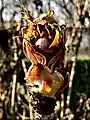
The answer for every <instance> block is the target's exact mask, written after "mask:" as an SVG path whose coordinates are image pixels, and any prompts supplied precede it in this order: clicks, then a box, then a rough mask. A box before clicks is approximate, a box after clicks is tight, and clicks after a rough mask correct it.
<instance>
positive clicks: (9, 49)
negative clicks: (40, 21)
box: [0, 0, 90, 120]
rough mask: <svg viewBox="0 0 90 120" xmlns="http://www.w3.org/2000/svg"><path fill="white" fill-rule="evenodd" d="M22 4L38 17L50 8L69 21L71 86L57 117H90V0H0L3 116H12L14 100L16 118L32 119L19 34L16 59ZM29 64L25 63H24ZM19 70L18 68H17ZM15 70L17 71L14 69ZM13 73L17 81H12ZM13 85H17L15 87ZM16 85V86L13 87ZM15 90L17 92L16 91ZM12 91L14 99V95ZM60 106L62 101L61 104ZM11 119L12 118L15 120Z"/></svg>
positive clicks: (67, 58)
mask: <svg viewBox="0 0 90 120" xmlns="http://www.w3.org/2000/svg"><path fill="white" fill-rule="evenodd" d="M22 5H23V6H25V8H26V9H29V10H31V11H33V16H34V17H37V16H38V15H40V14H41V13H43V12H45V11H46V10H48V9H51V10H53V11H54V12H55V17H56V19H57V21H58V24H59V25H62V24H65V25H66V38H67V43H66V56H65V66H66V69H68V71H69V73H70V81H69V85H68V87H67V88H66V89H65V90H64V92H63V94H61V97H60V96H59V101H60V106H61V107H60V111H59V113H58V119H60V117H61V119H62V120H67V119H68V120H70V119H71V120H73V119H75V120H82V119H85V120H86V119H87V120H89V119H90V80H89V79H90V60H89V59H90V1H89V0H82V1H80V0H77V1H74V0H46V1H44V0H28V1H27V0H1V1H0V119H1V120H4V119H5V120H10V119H12V114H11V112H10V109H11V103H12V100H13V101H14V103H13V106H14V111H13V110H12V111H13V112H14V116H13V119H16V120H20V119H23V120H25V119H26V120H27V119H29V118H30V117H29V107H28V97H27V92H26V85H25V81H24V75H25V72H26V71H27V68H28V67H29V66H30V63H29V61H28V60H27V59H26V58H25V57H24V55H23V52H22V39H20V38H17V39H16V40H15V41H16V43H15V44H16V50H17V56H18V59H17V61H16V62H15V58H14V54H15V53H14V50H13V42H14V40H13V39H12V37H13V36H19V35H20V34H21V33H20V29H21V27H22V26H26V22H25V21H24V20H23V19H22V17H21V13H20V11H22ZM25 66H26V67H25ZM15 71H16V72H15ZM14 72H15V73H14ZM13 74H16V80H15V81H16V82H15V84H13V77H12V76H13ZM13 85H14V87H13ZM12 88H13V90H12ZM14 90H15V94H14V92H13V91H14ZM12 94H13V95H14V99H12V97H11V96H12ZM58 106H59V105H58ZM13 119H12V120H13Z"/></svg>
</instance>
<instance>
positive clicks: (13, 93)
mask: <svg viewBox="0 0 90 120" xmlns="http://www.w3.org/2000/svg"><path fill="white" fill-rule="evenodd" d="M13 49H14V61H15V63H17V60H18V56H17V46H16V42H15V39H13ZM16 80H17V71H16V70H15V71H14V74H13V82H12V95H11V114H12V115H13V119H14V114H15V108H14V107H15V89H16Z"/></svg>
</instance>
